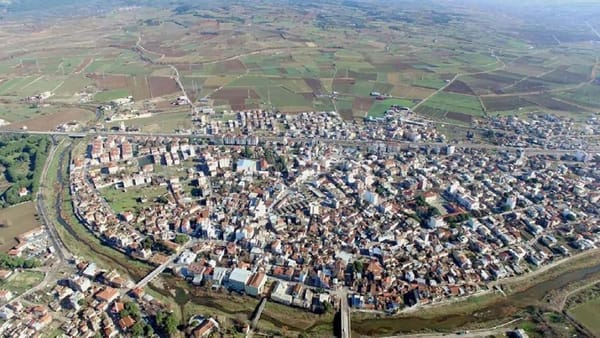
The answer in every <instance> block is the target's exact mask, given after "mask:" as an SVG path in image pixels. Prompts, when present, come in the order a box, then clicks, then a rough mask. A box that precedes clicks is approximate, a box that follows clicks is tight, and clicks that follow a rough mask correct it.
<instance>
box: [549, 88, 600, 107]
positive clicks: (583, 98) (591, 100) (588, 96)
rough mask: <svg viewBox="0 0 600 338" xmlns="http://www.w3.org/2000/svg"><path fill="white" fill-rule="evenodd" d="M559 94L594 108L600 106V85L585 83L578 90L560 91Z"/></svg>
mask: <svg viewBox="0 0 600 338" xmlns="http://www.w3.org/2000/svg"><path fill="white" fill-rule="evenodd" d="M557 96H558V97H560V98H562V99H564V100H567V101H571V102H574V103H576V104H581V105H584V106H589V107H593V108H599V107H600V101H598V97H599V96H600V86H597V85H591V84H590V85H585V86H583V87H581V88H578V89H576V90H572V91H566V92H561V93H558V94H557Z"/></svg>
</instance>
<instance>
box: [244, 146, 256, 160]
mask: <svg viewBox="0 0 600 338" xmlns="http://www.w3.org/2000/svg"><path fill="white" fill-rule="evenodd" d="M253 155H254V153H253V152H252V149H250V147H248V146H245V147H244V151H243V152H242V156H243V157H245V158H252V156H253Z"/></svg>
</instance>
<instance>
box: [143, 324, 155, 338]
mask: <svg viewBox="0 0 600 338" xmlns="http://www.w3.org/2000/svg"><path fill="white" fill-rule="evenodd" d="M153 335H154V328H153V327H152V325H150V324H146V326H145V327H144V337H152V336H153Z"/></svg>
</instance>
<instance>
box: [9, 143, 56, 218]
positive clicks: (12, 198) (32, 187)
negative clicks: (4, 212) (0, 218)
mask: <svg viewBox="0 0 600 338" xmlns="http://www.w3.org/2000/svg"><path fill="white" fill-rule="evenodd" d="M49 146H50V140H49V139H48V138H47V137H42V136H2V137H0V172H2V174H3V175H4V178H5V179H6V181H7V182H8V183H9V184H10V186H9V188H8V189H6V190H5V191H4V192H3V193H1V195H0V207H6V206H10V205H14V204H18V203H21V202H25V201H29V200H31V199H32V196H33V194H34V193H35V192H37V190H38V188H39V181H40V176H41V174H42V169H43V167H44V163H45V161H46V156H47V154H48V148H49ZM22 188H27V190H28V191H29V194H27V196H23V197H21V196H19V190H21V189H22Z"/></svg>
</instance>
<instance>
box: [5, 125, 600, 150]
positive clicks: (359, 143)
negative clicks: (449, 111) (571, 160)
mask: <svg viewBox="0 0 600 338" xmlns="http://www.w3.org/2000/svg"><path fill="white" fill-rule="evenodd" d="M0 134H20V135H51V136H65V137H72V136H75V137H86V136H92V137H93V136H110V135H114V136H131V137H134V136H138V137H143V136H147V137H195V138H202V139H206V140H209V141H214V140H220V139H221V137H222V136H221V135H207V134H191V133H131V132H120V131H103V132H96V131H88V132H80V133H70V132H60V131H29V130H6V129H2V130H0ZM284 139H285V140H287V141H288V142H304V143H309V142H312V143H323V144H334V145H338V146H347V147H369V146H373V145H376V144H382V145H387V146H400V147H421V146H438V147H443V146H445V145H446V143H440V142H425V141H419V142H410V141H403V140H342V139H328V138H318V137H316V138H313V137H279V136H260V137H259V141H260V142H283V140H284ZM452 145H454V146H456V147H457V148H467V149H491V150H514V151H516V150H521V151H523V152H525V153H527V154H528V155H562V154H573V153H574V152H576V151H577V150H576V149H572V150H571V149H543V148H539V147H531V146H528V147H516V146H507V145H493V144H484V143H470V142H458V143H453V144H452ZM583 150H585V151H587V152H592V153H595V152H600V147H588V148H587V149H583Z"/></svg>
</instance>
